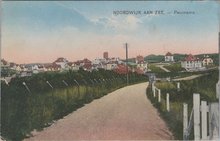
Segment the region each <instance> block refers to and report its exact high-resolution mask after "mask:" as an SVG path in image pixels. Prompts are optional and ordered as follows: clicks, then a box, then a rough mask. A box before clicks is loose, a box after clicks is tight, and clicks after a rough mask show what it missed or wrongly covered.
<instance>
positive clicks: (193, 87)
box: [147, 70, 218, 140]
mask: <svg viewBox="0 0 220 141" xmlns="http://www.w3.org/2000/svg"><path fill="white" fill-rule="evenodd" d="M217 81H218V71H216V70H214V71H210V72H209V74H208V75H205V76H202V77H199V78H196V79H194V80H188V81H180V87H181V89H180V90H179V91H178V90H177V89H176V82H157V83H156V87H157V88H159V89H161V96H162V100H161V103H158V102H157V99H156V98H154V97H153V96H152V95H153V94H152V91H151V87H150V86H149V87H148V88H147V96H148V98H149V99H150V101H151V103H152V104H153V105H154V106H155V107H156V108H157V109H158V111H159V112H160V115H161V117H162V118H163V119H164V120H165V121H166V123H167V125H168V127H169V128H170V130H171V131H172V133H173V134H174V137H175V139H176V140H182V139H183V120H182V119H183V115H182V112H183V103H187V104H188V106H189V107H188V109H189V113H190V112H191V109H192V105H193V103H192V101H193V93H199V94H200V97H201V100H205V101H208V102H216V101H217V99H216V88H215V86H216V83H217ZM166 93H169V94H170V112H167V111H166V107H165V106H166V105H165V99H166ZM188 115H189V116H190V114H188ZM190 139H193V132H191V135H190Z"/></svg>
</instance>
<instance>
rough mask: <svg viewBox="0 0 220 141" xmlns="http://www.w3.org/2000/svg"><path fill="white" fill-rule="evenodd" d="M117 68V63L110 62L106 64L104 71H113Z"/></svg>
mask: <svg viewBox="0 0 220 141" xmlns="http://www.w3.org/2000/svg"><path fill="white" fill-rule="evenodd" d="M117 66H118V62H117V61H111V62H108V63H107V64H106V70H113V69H115V68H116V67H117Z"/></svg>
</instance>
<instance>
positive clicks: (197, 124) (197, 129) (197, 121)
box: [193, 93, 200, 140]
mask: <svg viewBox="0 0 220 141" xmlns="http://www.w3.org/2000/svg"><path fill="white" fill-rule="evenodd" d="M193 111H194V116H193V117H194V120H193V122H194V124H193V125H194V139H195V140H200V95H199V94H196V93H194V94H193Z"/></svg>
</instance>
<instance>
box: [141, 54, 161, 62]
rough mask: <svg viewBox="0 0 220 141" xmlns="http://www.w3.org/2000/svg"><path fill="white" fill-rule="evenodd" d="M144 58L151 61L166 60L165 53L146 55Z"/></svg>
mask: <svg viewBox="0 0 220 141" xmlns="http://www.w3.org/2000/svg"><path fill="white" fill-rule="evenodd" d="M144 60H145V61H147V62H149V63H159V62H162V61H164V55H153V54H152V55H148V56H146V57H144Z"/></svg>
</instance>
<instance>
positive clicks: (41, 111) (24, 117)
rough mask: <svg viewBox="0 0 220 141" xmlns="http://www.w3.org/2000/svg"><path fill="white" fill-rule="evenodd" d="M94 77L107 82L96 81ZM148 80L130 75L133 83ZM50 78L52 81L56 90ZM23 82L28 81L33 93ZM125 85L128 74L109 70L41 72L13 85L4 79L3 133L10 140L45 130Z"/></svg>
mask: <svg viewBox="0 0 220 141" xmlns="http://www.w3.org/2000/svg"><path fill="white" fill-rule="evenodd" d="M74 79H75V80H77V81H78V83H79V84H80V86H78V85H77V84H76V83H75V82H74ZM90 79H97V80H98V79H105V81H102V82H100V81H98V83H94V84H93V83H92V82H91V81H90ZM107 79H108V80H107ZM62 80H65V82H66V83H68V85H69V86H66V85H65V84H64V83H63V82H62ZM83 80H85V81H86V83H85V81H83ZM146 80H147V79H146V77H144V76H143V75H138V74H135V73H131V74H130V84H134V83H139V82H143V81H146ZM46 81H49V82H50V83H51V85H52V86H53V87H54V89H52V88H51V87H50V86H49V85H48V84H47V83H46ZM22 82H26V84H27V86H28V87H29V88H30V90H31V93H29V92H28V91H27V90H26V88H25V87H24V85H22ZM124 86H126V79H125V76H124V75H118V74H116V73H114V72H112V71H106V70H99V71H93V72H87V71H83V70H80V71H79V72H73V71H68V72H63V73H55V72H50V73H41V74H37V75H34V76H32V77H25V78H14V79H13V80H12V81H11V82H10V85H9V86H8V85H6V84H5V83H4V82H2V83H1V135H2V136H3V137H4V138H5V139H7V140H13V141H20V140H22V139H24V138H25V137H27V136H29V135H30V132H31V131H32V130H33V129H36V130H42V129H43V128H44V127H46V126H49V125H50V124H51V123H52V122H53V120H57V119H60V118H62V117H64V116H65V115H67V114H69V113H71V112H73V111H74V110H76V109H78V108H79V107H82V106H83V105H84V104H86V103H89V102H91V101H92V100H94V99H97V98H100V97H102V96H104V95H106V94H108V93H109V92H112V91H114V90H116V89H118V88H121V87H124Z"/></svg>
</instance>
